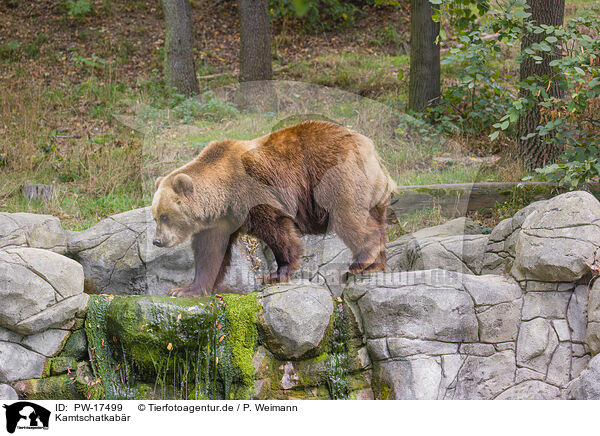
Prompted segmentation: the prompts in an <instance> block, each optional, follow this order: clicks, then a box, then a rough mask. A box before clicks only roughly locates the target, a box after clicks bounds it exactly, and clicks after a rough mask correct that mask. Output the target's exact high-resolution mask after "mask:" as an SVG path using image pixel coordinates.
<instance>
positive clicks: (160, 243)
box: [152, 238, 163, 247]
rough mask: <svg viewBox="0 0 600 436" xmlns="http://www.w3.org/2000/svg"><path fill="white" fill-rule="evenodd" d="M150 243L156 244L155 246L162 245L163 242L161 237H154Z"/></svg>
mask: <svg viewBox="0 0 600 436" xmlns="http://www.w3.org/2000/svg"><path fill="white" fill-rule="evenodd" d="M152 243H153V244H154V245H156V246H157V247H162V246H163V242H162V240H161V239H158V238H156V239H155V240H154V241H152Z"/></svg>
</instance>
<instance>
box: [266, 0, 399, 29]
mask: <svg viewBox="0 0 600 436" xmlns="http://www.w3.org/2000/svg"><path fill="white" fill-rule="evenodd" d="M365 3H366V4H381V5H387V6H394V5H396V3H397V2H395V1H387V0H371V1H368V2H359V1H348V0H269V12H270V14H271V17H272V19H273V21H274V22H275V23H286V22H299V23H301V24H302V25H303V26H304V28H305V29H306V30H308V31H323V30H331V29H334V28H336V27H339V26H348V25H351V24H352V23H353V22H354V19H355V17H356V15H357V14H359V13H361V10H360V9H359V7H360V6H363V5H365Z"/></svg>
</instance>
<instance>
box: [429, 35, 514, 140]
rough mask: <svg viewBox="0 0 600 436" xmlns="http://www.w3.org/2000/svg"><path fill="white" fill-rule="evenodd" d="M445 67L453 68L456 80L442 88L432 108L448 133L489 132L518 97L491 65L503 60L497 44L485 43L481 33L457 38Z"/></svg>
mask: <svg viewBox="0 0 600 436" xmlns="http://www.w3.org/2000/svg"><path fill="white" fill-rule="evenodd" d="M458 41H460V43H461V46H458V47H453V48H451V49H450V50H449V53H448V54H447V55H446V56H445V57H444V58H443V60H442V64H443V65H449V66H453V68H454V69H455V70H456V76H457V80H456V81H455V82H454V83H451V84H449V85H448V86H446V87H445V88H444V89H443V92H442V96H441V99H440V102H439V105H437V106H435V107H433V108H431V109H430V111H431V113H432V114H433V115H434V117H435V118H436V119H437V120H439V121H441V126H442V127H443V130H444V131H446V132H447V133H453V132H454V133H457V132H461V133H467V134H470V135H476V134H481V133H489V132H490V131H491V130H492V129H493V125H494V123H495V122H496V121H497V120H498V119H499V118H500V117H502V116H503V115H504V114H505V113H506V111H507V110H508V108H509V106H510V104H511V102H512V101H513V100H514V98H515V94H514V91H513V90H512V89H511V88H510V87H509V86H507V78H504V77H501V74H500V72H499V71H498V70H497V69H495V68H492V66H491V65H490V64H491V63H492V62H493V61H494V60H498V61H500V62H501V61H502V57H503V56H502V52H501V49H500V45H499V44H498V43H497V41H490V40H483V39H482V38H481V34H480V32H478V31H471V32H469V33H468V34H463V35H459V36H458Z"/></svg>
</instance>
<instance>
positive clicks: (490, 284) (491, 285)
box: [461, 275, 523, 305]
mask: <svg viewBox="0 0 600 436" xmlns="http://www.w3.org/2000/svg"><path fill="white" fill-rule="evenodd" d="M461 280H462V283H463V286H464V287H465V289H466V291H467V292H468V293H469V294H471V296H472V297H473V300H475V304H477V305H491V304H499V303H508V302H511V301H514V300H517V299H519V298H521V296H522V294H523V291H522V290H521V288H520V287H519V284H518V283H517V282H516V281H515V280H514V279H513V278H512V277H508V276H496V275H482V276H472V275H464V276H462V277H461Z"/></svg>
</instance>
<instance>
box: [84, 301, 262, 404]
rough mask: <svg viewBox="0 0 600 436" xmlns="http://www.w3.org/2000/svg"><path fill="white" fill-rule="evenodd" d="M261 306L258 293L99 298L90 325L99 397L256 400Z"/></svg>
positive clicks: (92, 356)
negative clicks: (257, 325)
mask: <svg viewBox="0 0 600 436" xmlns="http://www.w3.org/2000/svg"><path fill="white" fill-rule="evenodd" d="M257 311H258V304H257V300H256V295H246V296H239V295H226V296H224V297H221V296H217V297H211V298H204V299H197V298H169V297H150V296H144V297H141V296H122V297H115V298H111V297H106V296H95V297H93V298H92V301H91V303H90V307H89V310H88V317H87V319H86V324H85V327H86V332H87V334H88V337H89V339H88V340H89V346H90V357H91V361H92V366H93V370H94V377H96V379H97V380H96V384H98V385H101V386H102V396H100V398H110V399H113V398H114V399H120V398H149V397H153V398H164V399H188V398H190V399H219V398H235V399H242V398H249V397H250V396H251V394H252V392H253V387H254V366H253V364H252V357H253V354H254V350H255V347H256V341H257V328H256V319H257ZM152 385H154V388H152V389H149V388H148V387H149V386H152Z"/></svg>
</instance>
